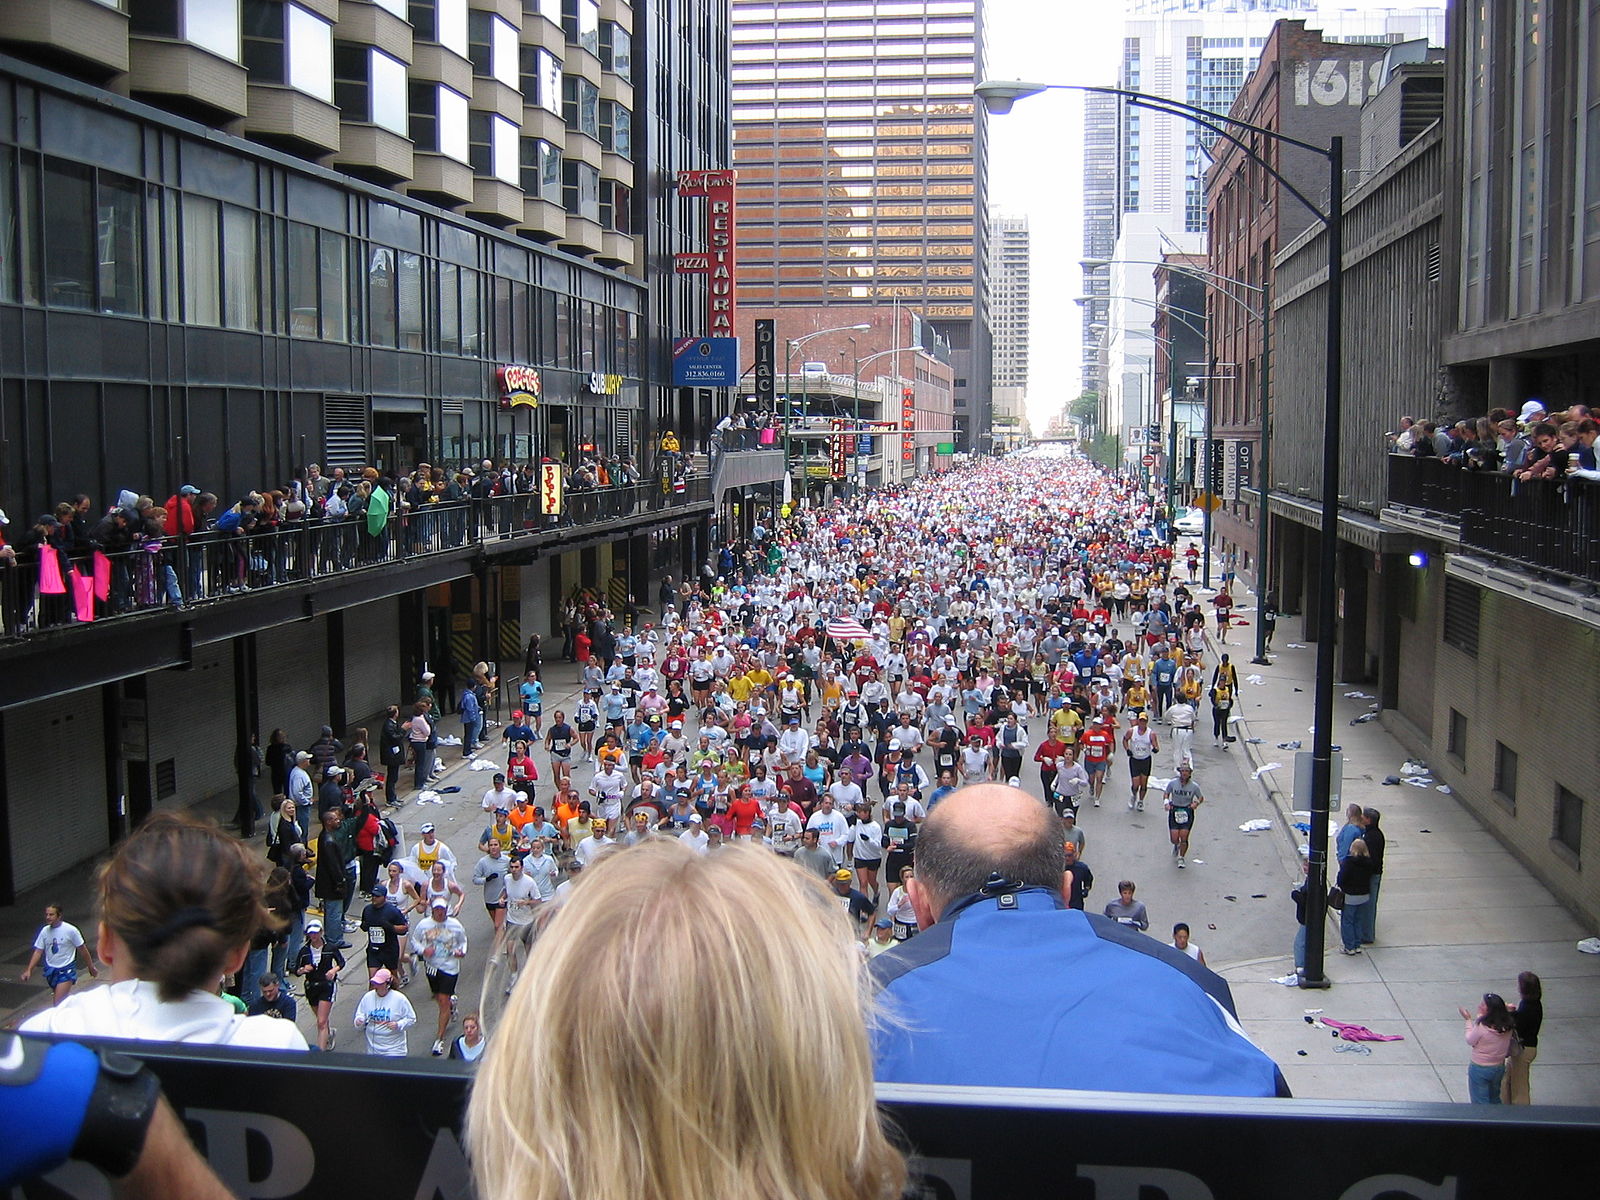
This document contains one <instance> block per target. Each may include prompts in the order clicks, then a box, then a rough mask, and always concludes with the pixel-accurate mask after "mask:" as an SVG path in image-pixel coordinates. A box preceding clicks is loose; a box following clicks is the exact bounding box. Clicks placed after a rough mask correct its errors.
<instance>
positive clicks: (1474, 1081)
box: [1467, 1063, 1506, 1104]
mask: <svg viewBox="0 0 1600 1200" xmlns="http://www.w3.org/2000/svg"><path fill="white" fill-rule="evenodd" d="M1505 1077H1506V1065H1505V1063H1501V1064H1500V1065H1499V1066H1496V1067H1485V1066H1481V1065H1479V1064H1478V1063H1470V1064H1469V1065H1468V1066H1467V1095H1468V1096H1470V1097H1471V1098H1472V1103H1474V1104H1499V1103H1500V1081H1501V1080H1502V1079H1504V1078H1505Z"/></svg>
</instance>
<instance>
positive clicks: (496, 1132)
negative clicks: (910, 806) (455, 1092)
mask: <svg viewBox="0 0 1600 1200" xmlns="http://www.w3.org/2000/svg"><path fill="white" fill-rule="evenodd" d="M780 931H781V932H780ZM522 976H523V983H522V985H521V986H519V987H518V988H517V989H516V991H515V992H514V993H513V994H512V997H511V1000H510V1001H509V1003H508V1004H507V1005H506V1009H505V1012H504V1014H503V1016H502V1018H501V1021H500V1024H499V1026H498V1028H497V1030H496V1032H495V1037H494V1038H493V1040H492V1041H491V1043H490V1046H489V1050H488V1051H487V1053H486V1055H485V1058H484V1061H483V1064H482V1066H481V1068H480V1072H479V1075H478V1078H477V1082H476V1084H475V1086H474V1088H473V1092H472V1100H471V1105H470V1108H469V1110H468V1114H467V1136H468V1146H469V1149H470V1152H471V1156H472V1160H473V1171H474V1176H475V1178H476V1180H477V1185H478V1194H479V1195H480V1196H482V1197H483V1198H484V1200H508V1198H510V1197H518V1198H522V1197H527V1198H528V1200H574V1198H577V1200H678V1198H679V1197H684V1196H714V1197H735V1196H737V1197H740V1198H741V1200H743V1198H760V1200H891V1198H894V1197H898V1196H899V1195H900V1193H901V1190H902V1188H903V1186H904V1184H905V1175H906V1171H905V1161H904V1158H903V1156H902V1155H901V1154H900V1152H899V1151H897V1150H896V1149H895V1148H894V1147H893V1146H892V1145H891V1144H890V1142H889V1140H888V1138H887V1137H886V1136H885V1133H884V1130H883V1128H882V1126H881V1125H880V1122H879V1117H878V1113H877V1108H876V1104H875V1101H874V1096H873V1086H872V1057H871V1051H870V1048H869V1045H868V1035H867V1017H868V1015H869V1013H870V1001H869V999H868V992H867V987H866V977H865V974H864V972H863V970H862V966H861V955H860V949H859V947H858V946H857V945H856V941H855V938H854V936H853V935H852V932H851V930H850V928H849V925H848V921H847V920H846V918H845V915H844V912H843V911H842V910H841V909H840V908H839V903H838V898H837V896H835V895H833V894H832V893H831V892H829V891H828V890H827V889H826V888H824V887H823V886H822V884H821V882H820V881H819V880H817V879H815V878H813V877H811V876H809V875H807V874H805V873H804V872H802V871H801V870H799V869H798V868H796V867H795V866H794V865H793V864H791V863H786V862H784V861H782V860H780V859H778V858H776V857H775V856H774V855H772V854H771V853H770V852H768V851H766V850H763V849H760V848H758V847H754V846H740V845H734V846H728V847H725V848H724V849H722V850H719V851H718V852H717V853H715V854H711V855H699V854H696V853H694V852H693V851H692V850H690V849H689V848H688V847H687V846H684V845H682V844H680V843H679V842H678V841H677V839H675V838H673V839H661V840H658V841H650V842H644V843H641V844H640V845H638V846H635V847H633V848H631V849H628V850H625V851H622V852H620V853H616V854H612V855H608V856H607V857H606V858H605V859H604V861H601V862H599V863H598V864H597V865H596V866H595V867H594V868H592V869H591V870H589V871H586V872H585V879H584V884H583V887H582V888H580V889H578V890H576V891H574V892H573V894H572V896H571V897H570V898H569V899H568V900H566V901H565V902H564V903H563V904H562V906H561V907H560V908H559V909H558V910H557V911H556V912H555V913H554V914H553V915H552V917H551V920H550V923H549V925H548V926H546V927H545V928H544V929H543V930H542V931H541V936H540V938H539V940H538V941H537V942H536V943H535V944H534V947H533V950H532V952H531V954H530V957H529V960H528V963H527V966H526V969H525V970H524V971H523V972H522ZM574 1013H583V1014H585V1020H584V1026H583V1036H579V1037H574V1036H573V1026H572V1014H574Z"/></svg>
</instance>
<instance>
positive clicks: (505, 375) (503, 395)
mask: <svg viewBox="0 0 1600 1200" xmlns="http://www.w3.org/2000/svg"><path fill="white" fill-rule="evenodd" d="M495 375H496V376H497V377H498V378H499V380H500V407H501V408H517V407H526V408H538V407H539V372H538V371H536V370H534V369H533V368H532V367H524V366H519V365H517V364H512V363H508V364H507V365H505V366H502V367H497V368H495Z"/></svg>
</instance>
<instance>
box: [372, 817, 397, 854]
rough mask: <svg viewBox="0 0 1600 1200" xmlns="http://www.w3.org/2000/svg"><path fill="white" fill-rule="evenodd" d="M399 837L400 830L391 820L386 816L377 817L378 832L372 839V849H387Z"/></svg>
mask: <svg viewBox="0 0 1600 1200" xmlns="http://www.w3.org/2000/svg"><path fill="white" fill-rule="evenodd" d="M399 837H400V831H399V830H398V829H396V828H395V824H394V822H393V821H391V820H390V819H389V818H388V817H379V818H378V834H377V836H376V837H374V838H373V839H372V845H373V848H374V849H376V850H387V849H388V848H389V847H390V846H393V845H394V844H395V842H396V840H397V839H398V838H399Z"/></svg>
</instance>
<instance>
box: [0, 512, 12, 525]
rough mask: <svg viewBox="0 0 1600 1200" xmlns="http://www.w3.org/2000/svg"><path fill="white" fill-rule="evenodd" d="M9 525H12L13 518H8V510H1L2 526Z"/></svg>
mask: <svg viewBox="0 0 1600 1200" xmlns="http://www.w3.org/2000/svg"><path fill="white" fill-rule="evenodd" d="M9 524H11V518H10V517H8V516H6V510H5V509H3V508H0V525H9Z"/></svg>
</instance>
